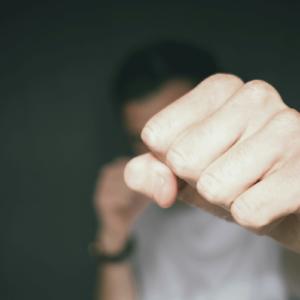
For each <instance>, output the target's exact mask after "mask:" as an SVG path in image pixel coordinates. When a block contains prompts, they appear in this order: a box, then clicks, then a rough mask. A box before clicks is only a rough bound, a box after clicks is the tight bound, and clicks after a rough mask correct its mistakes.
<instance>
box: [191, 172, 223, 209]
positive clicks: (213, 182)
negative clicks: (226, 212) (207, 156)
mask: <svg viewBox="0 0 300 300" xmlns="http://www.w3.org/2000/svg"><path fill="white" fill-rule="evenodd" d="M197 191H198V192H199V193H200V194H201V195H203V196H204V198H205V199H206V200H208V201H209V202H211V203H213V204H216V205H224V203H225V198H224V195H223V194H222V192H221V189H220V184H219V182H218V180H217V179H216V178H215V176H213V175H212V174H210V173H208V172H204V173H202V174H201V176H200V178H199V180H198V182H197Z"/></svg>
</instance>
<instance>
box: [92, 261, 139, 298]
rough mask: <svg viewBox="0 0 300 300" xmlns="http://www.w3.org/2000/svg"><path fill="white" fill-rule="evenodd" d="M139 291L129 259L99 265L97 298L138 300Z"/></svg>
mask: <svg viewBox="0 0 300 300" xmlns="http://www.w3.org/2000/svg"><path fill="white" fill-rule="evenodd" d="M136 299H137V292H136V287H135V282H134V279H133V276H132V271H131V265H130V263H129V262H128V261H126V262H123V263H118V264H103V265H102V266H99V267H98V276H97V286H96V300H136Z"/></svg>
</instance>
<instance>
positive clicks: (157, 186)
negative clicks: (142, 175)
mask: <svg viewBox="0 0 300 300" xmlns="http://www.w3.org/2000/svg"><path fill="white" fill-rule="evenodd" d="M164 183H165V180H164V178H163V177H161V176H157V177H156V178H155V181H154V185H153V197H154V199H155V200H156V201H160V200H161V193H162V189H163V185H164Z"/></svg>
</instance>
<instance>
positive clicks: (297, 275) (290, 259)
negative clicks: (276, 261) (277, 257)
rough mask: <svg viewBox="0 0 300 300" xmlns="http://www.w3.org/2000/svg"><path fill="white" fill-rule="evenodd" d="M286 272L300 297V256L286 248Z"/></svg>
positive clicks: (284, 261)
mask: <svg viewBox="0 0 300 300" xmlns="http://www.w3.org/2000/svg"><path fill="white" fill-rule="evenodd" d="M283 263H284V272H285V275H286V278H287V280H288V282H289V284H290V286H291V287H292V288H293V291H294V293H295V294H296V295H298V296H300V254H299V253H296V252H294V251H291V250H288V249H285V248H284V252H283Z"/></svg>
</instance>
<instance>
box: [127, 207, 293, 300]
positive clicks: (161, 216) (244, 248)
mask: <svg viewBox="0 0 300 300" xmlns="http://www.w3.org/2000/svg"><path fill="white" fill-rule="evenodd" d="M133 233H134V235H135V237H136V238H137V248H136V252H135V253H134V255H133V258H132V265H133V270H134V275H135V278H136V281H137V285H138V289H139V294H140V299H141V300H253V299H255V300H284V299H287V292H286V288H285V284H284V280H283V278H282V275H281V273H282V272H281V268H280V246H279V245H278V244H277V243H276V242H275V241H273V240H272V239H270V238H268V237H258V236H256V235H254V234H252V233H250V232H249V231H247V230H246V229H244V228H242V227H240V226H238V225H236V224H234V223H231V222H227V221H225V220H222V219H220V218H217V217H215V216H213V215H211V214H209V213H207V212H204V211H202V210H201V209H197V208H194V207H191V206H177V205H174V206H173V207H171V208H168V209H162V208H160V207H158V206H157V205H156V204H155V203H152V204H151V205H150V206H149V207H148V209H147V210H146V211H145V213H144V214H143V215H142V216H141V217H140V218H139V219H138V220H137V221H136V223H135V225H134V230H133Z"/></svg>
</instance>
